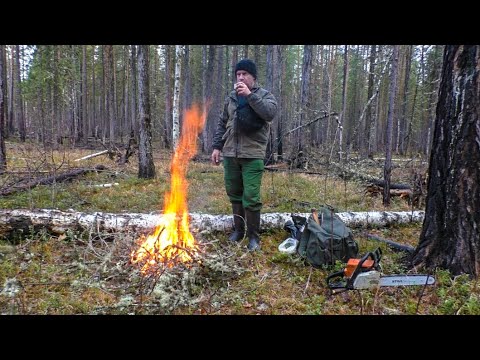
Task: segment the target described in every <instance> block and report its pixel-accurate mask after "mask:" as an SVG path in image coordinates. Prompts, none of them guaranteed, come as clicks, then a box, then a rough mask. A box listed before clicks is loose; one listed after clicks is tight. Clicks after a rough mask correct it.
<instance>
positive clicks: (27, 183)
mask: <svg viewBox="0 0 480 360" xmlns="http://www.w3.org/2000/svg"><path fill="white" fill-rule="evenodd" d="M105 169H106V168H105V166H103V165H97V166H95V168H83V169H75V170H73V171H69V172H66V173H62V174H58V175H52V176H47V177H44V178H39V179H33V180H30V179H26V180H22V181H20V182H18V183H17V184H15V185H13V186H11V187H9V188H6V189H2V190H0V195H2V196H7V195H11V194H14V193H16V192H18V191H25V190H29V189H31V188H34V187H35V186H38V185H51V184H54V183H58V182H63V181H69V180H72V179H74V178H76V177H78V176H80V175H84V174H86V173H89V172H91V171H102V170H105Z"/></svg>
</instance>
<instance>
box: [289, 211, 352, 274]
mask: <svg viewBox="0 0 480 360" xmlns="http://www.w3.org/2000/svg"><path fill="white" fill-rule="evenodd" d="M318 219H319V222H320V224H318V223H317V222H316V221H315V220H314V218H313V216H312V215H310V217H309V218H308V220H307V224H306V226H305V229H304V231H303V232H302V235H301V238H300V242H299V244H298V249H297V252H298V254H299V255H300V256H301V257H302V258H304V260H305V261H306V262H307V263H309V264H310V265H312V266H314V267H320V266H322V265H334V264H335V261H336V260H340V261H342V262H347V261H348V259H350V258H355V257H357V255H358V244H357V242H356V241H355V240H354V239H353V234H352V231H351V230H350V228H348V227H347V226H346V225H345V223H344V222H343V221H342V220H341V219H340V218H339V217H338V216H337V215H336V214H335V213H334V212H333V211H332V210H330V209H328V208H326V207H322V208H321V209H320V210H318Z"/></svg>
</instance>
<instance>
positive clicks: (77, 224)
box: [0, 209, 424, 234]
mask: <svg viewBox="0 0 480 360" xmlns="http://www.w3.org/2000/svg"><path fill="white" fill-rule="evenodd" d="M336 214H337V215H338V216H339V217H340V218H341V219H342V221H344V222H345V224H347V225H348V226H350V227H384V226H387V225H391V224H402V223H410V222H413V223H418V222H422V221H423V218H424V211H412V212H410V211H398V212H397V211H370V212H341V213H336ZM296 215H300V216H304V217H308V216H310V213H297V214H296ZM161 216H162V215H161V214H158V213H149V214H142V213H124V214H123V213H122V214H115V213H102V212H93V213H82V212H74V211H60V210H50V209H39V210H28V209H14V210H9V209H0V234H1V233H5V232H8V231H12V230H14V229H16V228H19V227H22V228H28V227H31V226H33V227H34V228H35V229H38V228H39V227H46V228H47V229H49V230H50V231H52V232H54V233H63V232H64V231H65V230H66V229H68V228H74V229H83V230H87V229H88V230H91V231H94V232H100V231H114V232H122V231H149V230H151V229H153V228H154V227H155V226H156V224H158V222H159V220H160V218H161ZM189 216H190V229H191V231H192V232H202V233H209V232H212V231H231V230H232V229H233V218H232V215H210V214H200V213H191V214H189ZM287 220H292V217H291V213H265V214H262V215H261V224H260V227H261V230H270V229H282V228H283V226H284V224H285V222H286V221H287Z"/></svg>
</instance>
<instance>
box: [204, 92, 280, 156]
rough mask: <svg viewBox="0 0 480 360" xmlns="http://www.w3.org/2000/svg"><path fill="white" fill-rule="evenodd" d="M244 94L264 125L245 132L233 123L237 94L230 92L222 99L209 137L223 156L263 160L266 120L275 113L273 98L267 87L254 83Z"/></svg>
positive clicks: (235, 119)
mask: <svg viewBox="0 0 480 360" xmlns="http://www.w3.org/2000/svg"><path fill="white" fill-rule="evenodd" d="M251 91H252V92H251V93H250V95H248V96H247V101H248V104H249V105H250V106H251V108H252V109H253V110H254V111H255V112H256V113H257V115H258V116H259V117H261V118H262V119H263V120H265V125H264V126H263V127H262V128H261V129H260V130H258V131H255V132H254V133H252V134H249V135H246V134H243V133H242V132H240V131H239V130H238V126H237V112H236V110H237V105H238V98H237V93H236V92H235V91H232V92H231V93H230V94H229V95H228V96H227V98H226V99H225V104H224V108H223V113H222V116H221V117H220V119H219V121H218V124H217V129H216V132H215V135H214V138H213V148H214V149H218V150H221V151H222V152H223V156H228V157H238V158H251V159H263V158H264V157H265V151H266V149H267V142H268V134H269V130H270V123H271V122H272V120H273V118H274V117H275V114H276V113H277V100H276V99H275V97H274V96H273V94H272V93H270V92H269V91H268V90H265V89H263V88H261V87H259V86H257V85H256V84H255V85H254V87H253V88H252V90H251Z"/></svg>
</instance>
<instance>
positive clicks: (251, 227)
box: [245, 210, 260, 251]
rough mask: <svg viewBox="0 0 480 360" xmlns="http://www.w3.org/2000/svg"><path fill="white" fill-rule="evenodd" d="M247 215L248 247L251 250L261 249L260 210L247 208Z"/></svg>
mask: <svg viewBox="0 0 480 360" xmlns="http://www.w3.org/2000/svg"><path fill="white" fill-rule="evenodd" d="M245 215H246V217H247V235H248V245H247V249H248V250H250V251H255V250H260V235H259V234H260V210H257V211H250V210H246V211H245Z"/></svg>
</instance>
